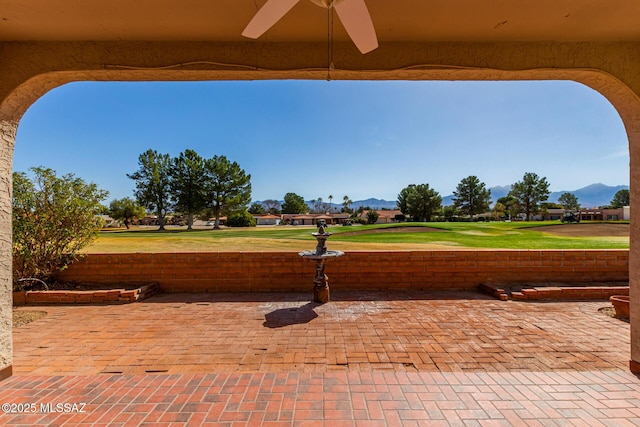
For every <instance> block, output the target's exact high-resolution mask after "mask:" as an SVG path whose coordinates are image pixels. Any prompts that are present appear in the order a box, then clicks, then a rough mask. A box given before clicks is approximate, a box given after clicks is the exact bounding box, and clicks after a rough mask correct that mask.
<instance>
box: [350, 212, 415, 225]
mask: <svg viewBox="0 0 640 427" xmlns="http://www.w3.org/2000/svg"><path fill="white" fill-rule="evenodd" d="M375 212H376V213H377V214H378V220H377V221H376V224H392V223H395V222H400V221H399V220H398V219H397V218H401V217H404V215H402V212H401V211H399V210H397V209H393V210H387V209H383V210H376V211H375ZM368 214H369V211H368V210H364V211H362V213H361V214H360V215H358V217H360V218H362V219H364V220H365V221H366V220H367V215H368Z"/></svg>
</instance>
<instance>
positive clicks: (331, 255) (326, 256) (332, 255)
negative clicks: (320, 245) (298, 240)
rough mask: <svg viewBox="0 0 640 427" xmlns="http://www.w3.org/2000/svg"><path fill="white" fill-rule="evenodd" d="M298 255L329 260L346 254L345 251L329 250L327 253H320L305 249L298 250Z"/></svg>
mask: <svg viewBox="0 0 640 427" xmlns="http://www.w3.org/2000/svg"><path fill="white" fill-rule="evenodd" d="M298 255H300V256H301V257H302V258H305V259H310V260H315V261H320V260H322V261H329V260H330V259H332V258H338V257H341V256H342V255H344V252H342V251H331V250H327V251H326V252H325V253H323V254H319V253H317V252H316V251H304V252H298Z"/></svg>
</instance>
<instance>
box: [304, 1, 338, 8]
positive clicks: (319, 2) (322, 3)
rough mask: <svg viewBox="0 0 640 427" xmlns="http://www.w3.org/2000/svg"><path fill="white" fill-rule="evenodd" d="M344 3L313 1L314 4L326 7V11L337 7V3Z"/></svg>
mask: <svg viewBox="0 0 640 427" xmlns="http://www.w3.org/2000/svg"><path fill="white" fill-rule="evenodd" d="M343 1H344V0H311V2H312V3H313V4H316V5H318V6H320V7H324V8H326V9H329V8H330V7H333V6H335V5H336V4H337V3H342V2H343Z"/></svg>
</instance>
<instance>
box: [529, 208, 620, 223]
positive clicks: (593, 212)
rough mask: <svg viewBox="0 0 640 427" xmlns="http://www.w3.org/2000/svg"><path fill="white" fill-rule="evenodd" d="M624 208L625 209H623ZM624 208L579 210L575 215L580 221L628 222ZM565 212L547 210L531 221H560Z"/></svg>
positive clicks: (563, 210) (533, 217)
mask: <svg viewBox="0 0 640 427" xmlns="http://www.w3.org/2000/svg"><path fill="white" fill-rule="evenodd" d="M625 208H626V209H625ZM625 208H617V209H600V208H591V209H581V210H580V211H579V212H578V213H577V215H578V218H580V220H581V221H619V220H628V219H629V216H630V215H629V212H630V211H629V209H628V206H625ZM565 212H568V211H567V210H565V209H547V211H546V212H541V213H539V214H536V215H533V216H532V218H531V219H532V220H534V221H555V220H560V219H562V217H563V215H564V214H565Z"/></svg>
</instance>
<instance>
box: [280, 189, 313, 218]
mask: <svg viewBox="0 0 640 427" xmlns="http://www.w3.org/2000/svg"><path fill="white" fill-rule="evenodd" d="M308 211H309V206H307V204H306V202H305V201H304V199H303V198H302V196H298V195H297V194H296V193H287V194H285V195H284V204H283V205H282V213H284V214H304V213H307V212H308Z"/></svg>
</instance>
